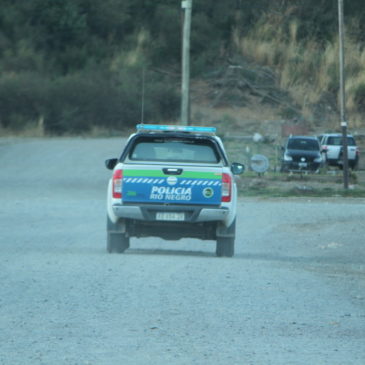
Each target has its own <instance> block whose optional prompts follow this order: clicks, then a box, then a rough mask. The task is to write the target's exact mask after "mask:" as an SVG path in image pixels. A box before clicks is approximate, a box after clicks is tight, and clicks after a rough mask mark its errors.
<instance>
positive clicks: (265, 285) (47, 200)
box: [0, 138, 365, 365]
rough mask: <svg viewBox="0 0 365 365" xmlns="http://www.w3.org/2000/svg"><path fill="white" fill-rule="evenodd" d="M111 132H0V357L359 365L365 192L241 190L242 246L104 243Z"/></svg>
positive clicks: (113, 151) (30, 361)
mask: <svg viewBox="0 0 365 365" xmlns="http://www.w3.org/2000/svg"><path fill="white" fill-rule="evenodd" d="M121 147H122V142H121V141H120V140H118V139H108V140H107V139H76V138H75V139H48V140H37V139H0V194H1V195H0V225H1V226H0V280H1V281H0V282H1V285H0V364H1V365H24V364H27V365H35V364H45V365H53V364H55V365H59V364H65V365H66V364H67V365H70V364H74V365H82V364H89V365H115V364H126V365H129V364H133V365H135V364H141V365H142V364H143V365H145V364H171V365H175V364H181V365H182V364H184V365H186V364H209V365H214V364H222V365H227V364H230V365H231V364H242V365H247V364H248V365H250V364H252V365H261V364H262V365H268V364H269V365H283V364H290V365H309V364H315V365H324V364H326V365H364V364H365V238H364V237H365V224H364V222H365V200H363V199H356V200H352V199H343V198H337V199H319V200H318V199H311V200H308V199H284V200H279V199H272V200H270V199H266V200H264V199H245V198H244V197H241V198H240V202H239V209H238V224H237V229H238V234H237V236H238V239H237V244H236V256H235V257H234V258H232V259H228V258H216V257H215V256H214V251H215V247H214V243H213V242H202V241H198V240H181V241H177V242H167V241H162V240H159V239H139V240H137V239H135V240H132V241H131V248H130V249H129V250H128V251H127V252H126V253H125V254H123V255H109V254H107V253H106V250H105V196H106V184H107V180H108V178H109V174H110V172H109V171H107V170H106V169H105V168H104V165H103V163H104V160H105V159H106V158H109V157H116V156H117V155H118V154H119V151H120V150H121Z"/></svg>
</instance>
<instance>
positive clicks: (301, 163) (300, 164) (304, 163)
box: [299, 162, 307, 167]
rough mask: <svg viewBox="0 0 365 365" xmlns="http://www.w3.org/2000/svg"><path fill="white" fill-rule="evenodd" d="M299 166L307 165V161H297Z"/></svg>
mask: <svg viewBox="0 0 365 365" xmlns="http://www.w3.org/2000/svg"><path fill="white" fill-rule="evenodd" d="M299 167H307V163H306V162H299Z"/></svg>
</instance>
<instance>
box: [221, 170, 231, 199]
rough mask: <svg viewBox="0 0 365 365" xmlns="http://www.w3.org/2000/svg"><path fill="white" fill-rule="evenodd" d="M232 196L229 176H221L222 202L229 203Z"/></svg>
mask: <svg viewBox="0 0 365 365" xmlns="http://www.w3.org/2000/svg"><path fill="white" fill-rule="evenodd" d="M231 194H232V177H231V175H229V174H225V173H223V175H222V202H226V203H227V202H230V201H231Z"/></svg>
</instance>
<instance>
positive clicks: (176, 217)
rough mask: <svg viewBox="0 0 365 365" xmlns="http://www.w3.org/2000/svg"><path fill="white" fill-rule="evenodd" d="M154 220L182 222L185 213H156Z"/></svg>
mask: <svg viewBox="0 0 365 365" xmlns="http://www.w3.org/2000/svg"><path fill="white" fill-rule="evenodd" d="M156 220H158V221H184V220H185V213H175V212H157V213H156Z"/></svg>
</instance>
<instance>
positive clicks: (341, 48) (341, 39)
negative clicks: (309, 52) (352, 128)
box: [338, 0, 349, 189]
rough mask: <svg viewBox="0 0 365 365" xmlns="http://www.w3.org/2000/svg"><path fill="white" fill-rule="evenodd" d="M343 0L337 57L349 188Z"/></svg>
mask: <svg viewBox="0 0 365 365" xmlns="http://www.w3.org/2000/svg"><path fill="white" fill-rule="evenodd" d="M343 18H344V16H343V0H338V25H339V26H338V29H339V57H340V107H341V128H342V159H343V161H342V162H343V165H342V166H343V185H344V188H345V189H348V187H349V163H348V153H347V118H346V101H345V56H344V25H343V24H344V20H343Z"/></svg>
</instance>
